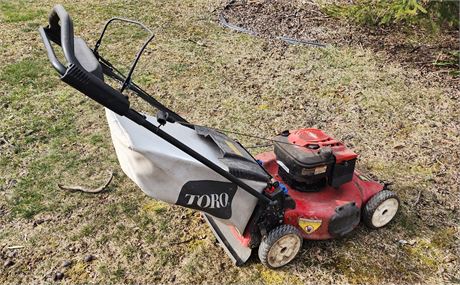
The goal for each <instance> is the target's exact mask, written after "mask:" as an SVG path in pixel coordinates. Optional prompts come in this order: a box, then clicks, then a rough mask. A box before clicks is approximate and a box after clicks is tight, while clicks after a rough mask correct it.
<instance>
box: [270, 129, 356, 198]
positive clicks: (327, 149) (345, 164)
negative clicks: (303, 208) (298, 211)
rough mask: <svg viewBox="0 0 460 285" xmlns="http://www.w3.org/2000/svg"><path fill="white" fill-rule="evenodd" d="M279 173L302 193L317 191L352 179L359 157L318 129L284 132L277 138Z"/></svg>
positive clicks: (276, 151) (276, 150)
mask: <svg viewBox="0 0 460 285" xmlns="http://www.w3.org/2000/svg"><path fill="white" fill-rule="evenodd" d="M274 145H275V155H276V160H277V163H278V165H279V168H278V169H279V170H278V174H279V175H280V176H281V177H282V178H283V180H284V181H285V182H286V183H288V184H289V185H290V186H291V187H293V188H295V189H297V190H299V191H317V190H319V189H321V187H323V186H324V185H326V184H328V185H330V186H332V187H339V186H340V185H342V184H344V183H347V182H349V181H351V180H352V177H353V172H354V169H355V163H356V158H357V157H358V155H357V154H356V153H354V152H352V151H351V150H349V149H348V148H347V147H346V146H345V145H344V144H343V143H342V142H339V141H337V140H335V139H333V138H332V137H330V136H328V135H327V134H325V133H324V132H323V131H321V130H318V129H312V128H306V129H299V130H292V131H284V132H283V133H282V134H281V135H279V136H277V137H276V138H275V143H274Z"/></svg>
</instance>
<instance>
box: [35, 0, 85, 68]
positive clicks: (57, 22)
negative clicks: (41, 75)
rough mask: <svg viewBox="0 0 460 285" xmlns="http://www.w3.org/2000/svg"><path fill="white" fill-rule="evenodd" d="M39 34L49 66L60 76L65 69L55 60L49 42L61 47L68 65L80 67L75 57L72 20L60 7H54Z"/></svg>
mask: <svg viewBox="0 0 460 285" xmlns="http://www.w3.org/2000/svg"><path fill="white" fill-rule="evenodd" d="M39 32H40V36H41V37H42V39H43V42H44V44H45V48H46V51H47V53H48V58H49V59H50V61H51V64H52V65H53V67H54V68H55V69H56V70H57V71H58V72H59V73H60V74H61V75H64V73H65V71H66V69H67V68H66V67H65V66H64V65H63V64H62V63H61V62H60V61H59V60H58V59H57V57H56V55H55V53H54V50H53V48H52V46H51V42H50V40H51V41H53V42H55V43H57V44H59V45H60V46H61V47H62V52H63V53H64V57H65V59H66V60H67V62H68V63H69V64H75V65H79V66H80V63H79V62H78V60H77V58H76V57H75V47H74V33H73V23H72V19H71V18H70V16H69V14H68V13H67V11H66V10H65V9H64V7H62V5H56V6H54V8H53V10H52V11H51V13H50V15H49V25H48V27H46V28H42V27H41V28H39Z"/></svg>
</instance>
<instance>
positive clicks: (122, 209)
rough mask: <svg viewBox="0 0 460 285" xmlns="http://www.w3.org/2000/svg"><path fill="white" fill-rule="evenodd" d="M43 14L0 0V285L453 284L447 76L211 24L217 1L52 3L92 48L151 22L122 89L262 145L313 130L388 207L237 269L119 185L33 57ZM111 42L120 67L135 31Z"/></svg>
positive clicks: (43, 4) (102, 140)
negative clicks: (391, 206) (393, 201)
mask: <svg viewBox="0 0 460 285" xmlns="http://www.w3.org/2000/svg"><path fill="white" fill-rule="evenodd" d="M53 4H54V3H53V2H51V1H14V2H13V1H0V11H1V14H0V21H1V22H0V23H1V30H0V43H1V44H0V52H1V56H0V66H1V68H0V82H1V83H0V84H1V85H0V86H1V87H2V88H1V89H0V92H1V96H0V106H1V108H2V112H1V114H0V260H1V261H2V263H1V264H0V266H1V270H0V282H1V283H31V282H34V283H37V282H52V281H53V280H54V279H55V278H56V277H59V278H61V277H63V279H62V281H60V282H63V283H90V282H92V283H96V282H97V283H109V282H110V283H153V282H161V283H170V282H178V283H202V282H207V283H265V284H273V283H289V284H293V283H295V284H305V283H332V282H333V283H384V282H385V283H386V282H391V283H418V282H420V283H439V282H444V283H447V282H453V283H457V282H460V275H459V272H460V268H459V262H460V261H459V255H460V253H459V230H460V229H459V223H460V217H459V204H460V203H459V201H460V190H459V187H458V185H459V184H460V175H459V170H458V169H459V168H460V157H459V153H458V145H459V144H460V130H459V126H460V119H459V117H460V116H459V111H458V110H460V101H459V91H458V89H455V87H458V84H457V85H455V84H451V83H452V82H458V81H455V79H448V78H447V79H445V78H444V79H443V80H433V78H432V77H430V76H426V74H425V73H423V72H421V71H420V70H419V69H417V68H416V67H411V66H407V65H404V64H402V63H400V62H398V61H394V60H389V58H388V57H387V56H385V55H384V54H382V53H377V54H376V53H374V52H373V51H372V49H370V48H366V47H363V46H359V45H356V46H354V45H342V46H333V45H331V46H329V47H327V48H314V47H305V46H288V45H285V44H281V43H278V42H273V41H267V40H266V39H261V38H257V37H251V36H249V35H245V34H240V33H235V32H232V31H229V30H226V29H223V28H222V27H221V26H219V24H218V22H217V18H218V17H217V15H218V13H219V11H220V10H221V8H222V7H223V3H221V2H219V1H217V0H216V1H211V0H207V1H205V0H198V1H197V0H194V1H191V0H183V1H177V0H175V1H144V0H140V1H136V3H135V4H134V1H133V2H126V1H98V2H94V1H78V2H77V3H75V2H74V1H64V3H63V4H64V6H65V7H66V9H67V10H68V12H69V13H70V14H71V15H72V17H73V19H74V25H75V32H76V33H77V34H79V35H81V36H82V37H83V38H84V39H85V40H87V41H88V43H90V46H92V45H94V43H95V41H96V39H97V35H98V33H99V31H100V30H101V28H102V25H103V23H104V20H106V19H108V18H110V17H112V16H115V15H117V16H123V17H127V18H133V19H138V20H140V21H142V22H144V23H146V24H147V25H148V26H150V27H152V28H153V30H154V31H155V33H156V38H155V41H154V42H153V43H152V44H151V46H150V47H149V49H148V50H147V53H146V54H145V55H144V57H143V60H142V61H141V62H140V64H139V69H138V70H139V71H138V72H137V73H136V74H135V80H136V81H137V82H138V83H139V84H140V85H142V86H144V87H145V88H146V89H147V90H148V91H149V92H150V93H151V94H153V95H154V96H156V97H157V98H158V99H160V100H162V101H163V102H164V103H165V104H166V105H168V106H169V107H171V108H172V109H174V110H177V112H178V113H180V114H181V115H182V116H184V117H186V118H187V119H189V120H190V121H192V122H195V123H198V124H206V125H210V126H214V127H219V128H224V129H231V130H235V131H239V132H244V133H249V134H254V135H259V136H265V137H272V136H274V135H275V134H276V133H278V132H280V131H282V130H285V129H288V128H299V127H304V126H312V127H319V128H322V129H323V130H325V131H326V132H327V133H329V134H332V135H334V136H335V137H337V138H339V139H343V140H344V141H346V142H347V144H348V145H349V146H350V147H352V148H353V149H354V150H355V151H356V152H357V153H359V154H360V159H359V163H358V164H359V167H360V168H362V169H366V170H367V171H370V172H372V173H373V174H374V175H376V176H377V177H379V178H380V179H382V180H384V181H387V182H391V183H392V188H393V190H394V191H395V192H396V193H398V195H399V196H400V197H401V200H402V208H401V212H400V213H399V214H398V216H397V217H396V220H395V221H394V222H393V223H392V224H390V225H389V226H388V227H386V228H384V229H381V230H377V231H371V230H368V229H366V228H364V227H359V228H358V229H357V230H356V231H354V232H353V233H352V234H350V235H348V236H346V237H345V238H342V239H339V240H333V241H323V242H306V243H305V245H304V247H303V249H302V252H301V253H300V256H299V257H298V258H297V259H296V260H295V261H294V262H293V263H292V264H290V265H289V266H286V267H284V268H282V269H280V270H274V271H273V270H268V269H266V268H264V267H263V266H262V265H261V264H260V263H259V262H258V260H257V258H256V257H254V258H252V259H251V260H250V262H249V263H248V264H247V265H245V266H243V267H241V268H238V267H235V266H233V265H232V263H231V262H230V259H229V258H227V257H226V256H225V254H224V252H223V250H222V249H221V248H220V247H219V246H218V245H217V244H216V242H215V239H214V237H213V235H212V233H211V232H210V230H209V229H208V228H207V226H206V224H205V223H204V222H203V220H202V219H201V218H200V215H199V214H197V213H195V212H194V211H191V210H186V209H182V208H179V207H176V206H170V205H167V204H164V203H162V202H158V201H155V200H153V199H151V198H149V197H147V196H146V195H144V194H143V193H142V191H140V190H139V189H138V188H137V187H136V185H135V184H134V183H132V182H131V181H130V180H129V179H128V178H127V177H126V176H125V175H124V174H123V172H122V171H121V169H120V168H119V166H118V163H117V159H116V156H115V153H114V150H113V148H112V145H111V141H110V134H109V132H108V128H107V125H106V122H105V117H104V112H103V109H102V108H101V107H100V106H98V105H96V104H95V103H93V102H91V101H89V100H88V99H86V98H85V97H83V96H82V95H81V94H79V93H78V92H76V91H74V90H72V89H71V88H69V87H67V86H65V84H63V83H62V82H60V81H59V79H58V76H57V74H56V72H54V71H53V70H52V68H51V67H50V65H49V63H48V61H47V58H46V55H45V51H44V49H43V45H42V43H41V40H40V38H39V35H38V33H37V28H38V27H39V26H40V25H45V24H46V21H47V13H48V11H49V10H50V9H51V8H52V6H53ZM121 32H127V30H126V29H122V30H121ZM121 32H111V35H112V40H108V41H106V42H105V43H104V44H105V48H103V49H102V50H101V52H102V53H103V54H104V55H106V56H107V57H109V58H113V59H114V61H115V62H119V63H120V64H121V63H124V64H127V63H129V59H130V58H132V56H133V55H134V53H135V49H134V46H135V45H136V44H139V41H140V40H141V36H143V34H141V33H134V34H130V35H127V34H124V36H123V35H122V33H121ZM127 42H128V44H127ZM130 43H131V44H130ZM115 59H119V60H115ZM125 70H126V69H125ZM446 80H452V81H449V82H447V83H446ZM236 138H238V139H239V140H240V141H241V142H242V143H243V144H245V145H248V146H251V145H254V144H259V143H261V142H259V141H257V140H255V139H250V138H247V137H239V136H236ZM262 143H263V142H262ZM267 149H268V148H253V149H251V151H253V153H254V154H256V153H257V152H260V151H263V150H267ZM106 170H112V171H114V173H115V177H114V180H113V182H112V183H111V184H110V186H109V187H108V191H106V192H103V193H100V194H86V193H73V192H68V191H65V190H60V189H59V188H58V187H57V184H58V183H61V184H67V185H69V184H70V185H72V184H80V185H86V186H88V187H90V186H92V187H97V186H99V184H101V183H103V182H104V181H105V179H106V175H107V174H106ZM88 256H93V257H94V260H88ZM85 259H86V260H85ZM64 263H66V264H64ZM58 273H63V275H59V274H58ZM59 278H58V279H59Z"/></svg>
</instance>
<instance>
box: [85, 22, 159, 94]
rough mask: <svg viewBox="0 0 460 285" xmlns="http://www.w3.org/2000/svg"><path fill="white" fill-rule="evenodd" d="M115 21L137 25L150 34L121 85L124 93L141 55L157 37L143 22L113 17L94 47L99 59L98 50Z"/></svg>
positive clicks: (121, 90)
mask: <svg viewBox="0 0 460 285" xmlns="http://www.w3.org/2000/svg"><path fill="white" fill-rule="evenodd" d="M114 21H120V22H125V23H130V24H134V25H137V26H139V27H141V28H143V29H144V30H146V31H147V32H148V33H149V34H150V36H149V38H148V39H147V40H146V41H145V42H144V44H143V45H142V47H141V49H140V50H139V51H138V52H137V54H136V58H135V59H134V61H133V63H132V64H131V68H130V69H129V72H128V75H127V76H126V78H125V80H124V81H123V83H122V85H121V88H120V92H123V90H125V88H126V87H128V85H130V84H131V77H132V75H133V72H134V69H135V68H136V65H137V63H138V61H139V58H140V57H141V55H142V53H143V52H144V50H145V48H146V47H147V45H148V44H149V43H150V42H151V41H152V40H153V38H154V37H155V35H154V34H153V32H152V30H150V29H149V28H148V27H147V26H146V25H144V24H142V23H141V22H138V21H134V20H130V19H125V18H120V17H113V18H111V19H110V20H108V21H107V23H105V25H104V28H103V29H102V32H101V35H100V36H99V39H98V40H97V42H96V45H95V47H94V50H93V53H94V55H95V56H96V57H97V58H99V53H98V49H99V47H100V46H101V43H102V39H103V38H104V35H105V32H106V30H107V28H108V27H109V25H110V24H111V23H112V22H114Z"/></svg>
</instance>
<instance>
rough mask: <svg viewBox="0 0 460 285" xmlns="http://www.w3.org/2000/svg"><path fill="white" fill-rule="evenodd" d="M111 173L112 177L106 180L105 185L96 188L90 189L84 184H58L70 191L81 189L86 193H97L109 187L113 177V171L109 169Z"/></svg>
mask: <svg viewBox="0 0 460 285" xmlns="http://www.w3.org/2000/svg"><path fill="white" fill-rule="evenodd" d="M108 172H109V173H110V177H109V178H108V179H107V182H105V184H104V185H102V186H100V187H98V188H96V189H89V188H86V187H82V186H79V185H76V186H64V185H61V184H58V187H59V188H60V189H62V190H68V191H80V192H85V193H92V194H95V193H100V192H102V191H104V190H105V188H107V186H109V184H110V182H112V179H113V172H112V171H108Z"/></svg>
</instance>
